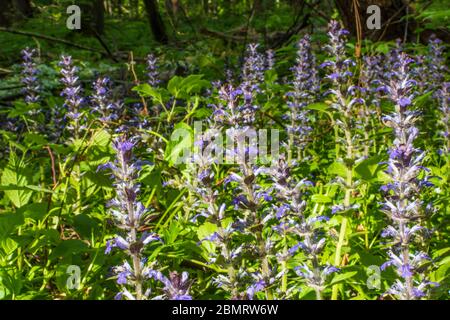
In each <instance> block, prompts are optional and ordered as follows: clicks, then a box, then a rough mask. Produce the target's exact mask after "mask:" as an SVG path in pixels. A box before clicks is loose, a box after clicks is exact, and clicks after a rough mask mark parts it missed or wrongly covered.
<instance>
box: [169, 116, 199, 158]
mask: <svg viewBox="0 0 450 320" xmlns="http://www.w3.org/2000/svg"><path fill="white" fill-rule="evenodd" d="M192 140H193V131H192V128H191V127H190V126H189V125H187V124H186V123H178V124H177V125H176V126H175V128H174V131H173V133H172V136H171V138H170V141H169V143H168V144H167V147H166V150H165V153H164V159H165V160H166V161H168V162H169V165H171V166H173V165H175V164H181V163H183V162H184V161H185V160H186V159H188V158H189V156H190V154H191V150H192V146H193V141H192Z"/></svg>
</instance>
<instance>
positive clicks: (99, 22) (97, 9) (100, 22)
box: [92, 0, 120, 34]
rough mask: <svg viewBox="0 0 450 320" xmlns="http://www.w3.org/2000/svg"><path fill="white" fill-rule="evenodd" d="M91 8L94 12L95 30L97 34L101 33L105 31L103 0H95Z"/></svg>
mask: <svg viewBox="0 0 450 320" xmlns="http://www.w3.org/2000/svg"><path fill="white" fill-rule="evenodd" d="M119 6H120V3H119ZM92 9H93V13H94V28H95V31H97V33H98V34H103V31H105V7H104V5H103V0H96V1H95V2H94V3H93V8H92Z"/></svg>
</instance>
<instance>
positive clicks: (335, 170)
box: [328, 161, 347, 177]
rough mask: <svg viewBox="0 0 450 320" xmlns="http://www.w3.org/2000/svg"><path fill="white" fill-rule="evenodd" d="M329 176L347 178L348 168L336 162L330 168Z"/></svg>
mask: <svg viewBox="0 0 450 320" xmlns="http://www.w3.org/2000/svg"><path fill="white" fill-rule="evenodd" d="M328 174H330V175H333V174H335V175H337V176H340V177H345V176H346V175H347V167H346V166H345V164H343V163H342V162H339V161H335V162H333V163H332V164H331V165H330V166H329V167H328Z"/></svg>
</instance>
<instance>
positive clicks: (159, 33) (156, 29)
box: [144, 0, 169, 44]
mask: <svg viewBox="0 0 450 320" xmlns="http://www.w3.org/2000/svg"><path fill="white" fill-rule="evenodd" d="M144 4H145V10H146V11H147V16H148V21H149V23H150V28H151V29H152V33H153V36H154V37H155V40H156V41H158V42H160V43H162V44H166V43H168V41H169V38H168V37H167V33H166V28H165V26H164V22H163V20H162V18H161V14H160V13H159V8H158V3H157V2H156V0H144Z"/></svg>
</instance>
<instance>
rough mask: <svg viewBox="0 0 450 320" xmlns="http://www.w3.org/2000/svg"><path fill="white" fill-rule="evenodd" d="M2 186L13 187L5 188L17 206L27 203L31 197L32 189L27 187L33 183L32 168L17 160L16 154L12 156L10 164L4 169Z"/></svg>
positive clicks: (7, 194)
mask: <svg viewBox="0 0 450 320" xmlns="http://www.w3.org/2000/svg"><path fill="white" fill-rule="evenodd" d="M0 183H1V186H2V187H12V189H7V188H6V189H4V191H5V194H6V196H7V197H8V198H9V200H11V202H12V203H13V204H14V206H16V207H17V208H20V207H22V206H23V205H26V204H27V203H28V202H29V201H30V198H31V195H32V193H33V192H32V191H31V190H27V189H26V188H24V189H22V188H20V187H25V186H27V185H30V184H31V170H30V168H27V167H25V164H23V163H22V162H19V161H17V160H16V158H15V156H11V158H10V160H9V163H8V166H7V167H6V168H5V169H4V170H3V174H2V178H1V182H0Z"/></svg>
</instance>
